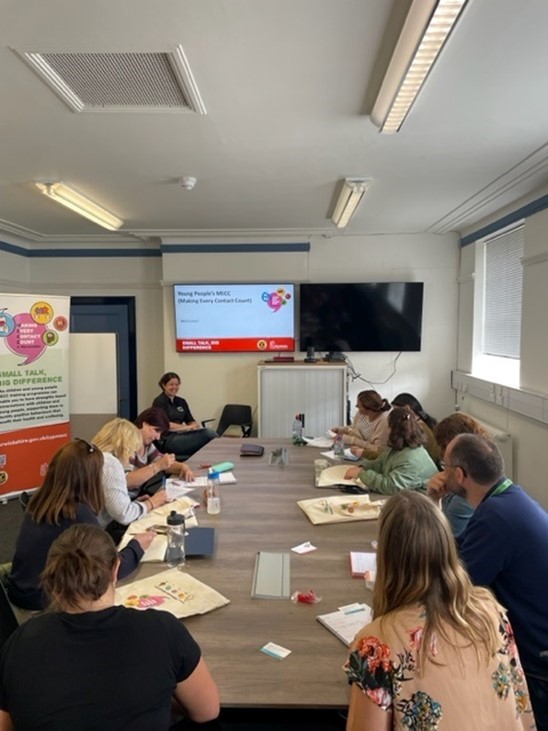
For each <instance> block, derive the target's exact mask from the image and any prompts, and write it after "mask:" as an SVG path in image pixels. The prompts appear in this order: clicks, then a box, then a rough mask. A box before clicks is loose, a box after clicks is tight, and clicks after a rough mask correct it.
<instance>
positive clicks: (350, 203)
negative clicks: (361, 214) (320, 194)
mask: <svg viewBox="0 0 548 731" xmlns="http://www.w3.org/2000/svg"><path fill="white" fill-rule="evenodd" d="M369 183H370V181H369V180H364V179H363V178H345V180H344V183H343V187H342V190H341V193H340V195H339V200H338V201H337V205H336V206H335V210H334V211H333V215H332V216H331V220H332V221H333V223H334V224H335V226H337V228H344V227H345V226H347V225H348V223H349V221H350V219H351V218H352V216H353V215H354V213H355V212H356V208H357V207H358V206H359V205H360V203H361V201H362V199H363V197H364V196H365V194H366V193H367V189H368V187H369Z"/></svg>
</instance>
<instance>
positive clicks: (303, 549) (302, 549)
mask: <svg viewBox="0 0 548 731" xmlns="http://www.w3.org/2000/svg"><path fill="white" fill-rule="evenodd" d="M291 550H292V551H293V552H294V553H310V551H315V550H316V546H313V545H312V544H311V543H310V541H305V542H304V543H300V544H299V545H298V546H293V548H292V549H291Z"/></svg>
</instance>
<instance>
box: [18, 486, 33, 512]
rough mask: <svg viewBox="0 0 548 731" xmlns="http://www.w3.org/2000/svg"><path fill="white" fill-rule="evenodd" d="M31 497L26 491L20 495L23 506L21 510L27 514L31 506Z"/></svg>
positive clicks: (20, 503) (20, 502)
mask: <svg viewBox="0 0 548 731" xmlns="http://www.w3.org/2000/svg"><path fill="white" fill-rule="evenodd" d="M30 498H31V495H30V493H29V492H27V491H26V490H23V492H22V493H20V494H19V505H20V506H21V510H22V511H23V512H24V513H26V512H27V508H28V506H29V502H30Z"/></svg>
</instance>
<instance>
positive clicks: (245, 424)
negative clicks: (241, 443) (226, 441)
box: [217, 404, 253, 437]
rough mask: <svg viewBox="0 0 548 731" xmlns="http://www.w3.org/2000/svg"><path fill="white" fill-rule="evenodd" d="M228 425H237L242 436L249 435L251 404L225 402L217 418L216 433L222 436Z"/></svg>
mask: <svg viewBox="0 0 548 731" xmlns="http://www.w3.org/2000/svg"><path fill="white" fill-rule="evenodd" d="M229 426H239V427H240V428H241V430H242V436H243V437H249V436H250V435H251V428H252V426H253V415H252V411H251V406H247V405H245V404H226V406H225V407H224V409H223V411H222V414H221V418H220V419H219V426H218V427H217V434H218V435H219V436H222V435H223V434H224V433H225V431H226V430H227V429H228V427H229Z"/></svg>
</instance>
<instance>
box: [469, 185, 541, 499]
mask: <svg viewBox="0 0 548 731" xmlns="http://www.w3.org/2000/svg"><path fill="white" fill-rule="evenodd" d="M539 195H540V192H539ZM516 208H519V204H516ZM506 212H508V210H507V209H505V213H506ZM491 219H492V220H496V216H494V217H493V216H492V217H491ZM485 223H487V221H482V222H480V223H479V224H478V226H477V228H478V229H479V228H480V227H481V226H483V225H485ZM474 250H475V245H474V244H470V245H469V246H467V247H465V248H464V249H463V250H462V252H461V263H460V277H459V281H460V305H459V353H458V364H459V365H458V367H459V369H461V370H464V371H467V372H470V369H471V353H472V338H473V328H472V325H473V318H472V310H473V295H474V292H473V271H474V262H475V251H474ZM523 265H524V269H523V308H522V331H521V364H520V387H521V388H522V389H526V390H527V391H532V392H536V393H539V394H548V369H547V368H546V362H547V359H548V328H547V327H546V314H547V312H548V289H547V287H546V282H547V281H548V211H541V212H540V213H536V214H534V215H533V216H531V217H530V218H528V219H527V220H526V221H525V243H524V257H523ZM459 405H460V406H461V407H462V409H463V410H464V411H467V412H469V413H471V414H472V415H474V416H477V417H478V418H480V419H484V420H485V421H487V422H489V423H491V424H494V425H495V426H498V427H500V428H501V429H506V430H508V431H509V432H510V433H511V434H512V436H513V438H514V442H515V449H514V477H515V479H516V481H517V482H519V483H520V484H521V485H523V487H524V488H525V489H526V490H527V491H528V492H529V493H530V494H531V495H533V496H534V497H535V498H536V499H537V500H538V501H539V502H540V503H541V504H542V505H543V506H544V507H547V508H548V486H547V484H546V482H547V480H546V474H548V450H547V449H546V445H547V440H548V425H546V424H543V423H541V422H539V421H536V420H534V419H530V418H527V417H525V416H521V415H520V414H516V413H514V412H512V411H511V410H509V409H508V408H505V407H503V406H496V405H494V404H491V403H487V402H486V401H483V400H481V399H478V398H474V397H472V396H470V395H469V394H459Z"/></svg>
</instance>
